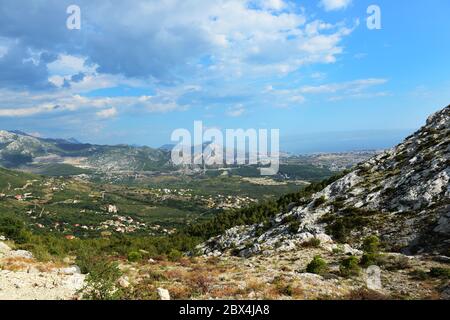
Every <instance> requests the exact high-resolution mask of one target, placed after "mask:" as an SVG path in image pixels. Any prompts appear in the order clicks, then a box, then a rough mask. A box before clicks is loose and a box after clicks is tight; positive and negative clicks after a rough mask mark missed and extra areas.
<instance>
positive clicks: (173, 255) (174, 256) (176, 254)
mask: <svg viewBox="0 0 450 320" xmlns="http://www.w3.org/2000/svg"><path fill="white" fill-rule="evenodd" d="M182 256H183V254H182V253H181V252H180V251H178V250H177V249H172V250H170V252H169V254H168V255H167V258H168V259H169V260H170V261H178V260H180V259H181V257H182Z"/></svg>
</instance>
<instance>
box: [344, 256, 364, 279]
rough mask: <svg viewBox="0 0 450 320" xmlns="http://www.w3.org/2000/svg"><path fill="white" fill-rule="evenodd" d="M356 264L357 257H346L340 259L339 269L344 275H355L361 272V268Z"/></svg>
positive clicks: (357, 261) (357, 262)
mask: <svg viewBox="0 0 450 320" xmlns="http://www.w3.org/2000/svg"><path fill="white" fill-rule="evenodd" d="M358 264H359V259H358V258H357V257H355V256H351V257H347V258H345V259H343V260H342V261H341V263H340V265H339V271H340V273H341V275H342V276H344V277H350V276H357V275H359V273H360V272H361V268H360V267H359V265H358Z"/></svg>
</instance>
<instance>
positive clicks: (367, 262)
mask: <svg viewBox="0 0 450 320" xmlns="http://www.w3.org/2000/svg"><path fill="white" fill-rule="evenodd" d="M379 257H380V255H379V254H378V253H368V252H365V253H364V254H363V255H362V257H361V261H360V262H359V264H360V265H361V266H362V267H364V268H368V267H370V266H373V265H378V259H379Z"/></svg>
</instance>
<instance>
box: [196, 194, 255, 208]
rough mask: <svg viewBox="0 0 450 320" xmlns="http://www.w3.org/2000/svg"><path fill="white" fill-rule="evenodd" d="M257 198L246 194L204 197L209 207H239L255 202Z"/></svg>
mask: <svg viewBox="0 0 450 320" xmlns="http://www.w3.org/2000/svg"><path fill="white" fill-rule="evenodd" d="M256 202H257V200H255V199H252V198H250V197H248V196H246V197H241V196H225V195H221V194H219V195H218V196H216V197H214V198H213V197H209V198H206V199H205V203H206V206H207V207H208V208H210V209H212V208H217V209H241V208H243V207H245V206H248V205H249V204H251V203H256Z"/></svg>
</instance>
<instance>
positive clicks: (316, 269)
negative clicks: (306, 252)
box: [306, 256, 328, 275]
mask: <svg viewBox="0 0 450 320" xmlns="http://www.w3.org/2000/svg"><path fill="white" fill-rule="evenodd" d="M306 272H308V273H314V274H318V275H323V274H325V273H327V272H328V265H327V263H326V261H325V260H323V259H322V258H321V257H320V256H315V257H314V259H313V260H312V261H311V262H310V263H309V264H308V265H307V266H306Z"/></svg>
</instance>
